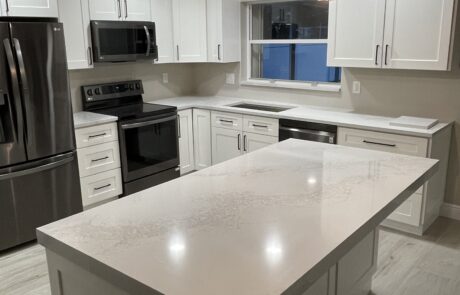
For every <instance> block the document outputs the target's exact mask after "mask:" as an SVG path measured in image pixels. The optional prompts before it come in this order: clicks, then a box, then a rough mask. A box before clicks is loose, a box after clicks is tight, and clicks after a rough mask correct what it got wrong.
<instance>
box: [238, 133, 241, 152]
mask: <svg viewBox="0 0 460 295" xmlns="http://www.w3.org/2000/svg"><path fill="white" fill-rule="evenodd" d="M238 150H239V151H241V134H238Z"/></svg>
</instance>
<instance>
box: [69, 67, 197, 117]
mask: <svg viewBox="0 0 460 295" xmlns="http://www.w3.org/2000/svg"><path fill="white" fill-rule="evenodd" d="M163 73H168V75H169V83H167V84H164V83H163V82H162V79H163V78H162V74H163ZM69 79H70V90H71V96H72V105H73V110H74V112H78V111H81V110H82V106H81V92H80V86H82V85H91V84H98V83H105V82H114V81H124V80H134V79H140V80H142V81H143V84H144V92H145V94H144V98H146V99H148V100H154V99H159V98H164V97H172V96H181V95H190V94H191V93H193V92H194V91H195V88H194V84H193V83H194V81H193V66H192V65H189V64H168V65H166V64H165V65H152V64H150V63H123V64H108V65H101V66H97V67H95V68H94V69H87V70H73V71H69Z"/></svg>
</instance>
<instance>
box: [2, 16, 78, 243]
mask: <svg viewBox="0 0 460 295" xmlns="http://www.w3.org/2000/svg"><path fill="white" fill-rule="evenodd" d="M63 33H64V32H63V27H62V24H60V23H57V22H53V21H50V20H49V19H46V20H30V19H0V251H1V250H5V249H8V248H10V247H13V246H15V245H19V244H22V243H24V242H27V241H31V240H34V239H35V238H36V235H35V229H36V228H37V227H39V226H42V225H44V224H47V223H50V222H52V221H55V220H58V219H61V218H63V217H66V216H69V215H72V214H74V213H77V212H80V211H81V210H82V201H81V194H80V182H79V175H78V164H77V156H76V152H75V137H74V131H73V119H72V108H71V101H70V95H69V86H68V79H67V62H66V54H65V44H64V34H63Z"/></svg>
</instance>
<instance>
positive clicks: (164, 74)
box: [163, 73, 169, 84]
mask: <svg viewBox="0 0 460 295" xmlns="http://www.w3.org/2000/svg"><path fill="white" fill-rule="evenodd" d="M168 82H169V77H168V73H163V83H164V84H168Z"/></svg>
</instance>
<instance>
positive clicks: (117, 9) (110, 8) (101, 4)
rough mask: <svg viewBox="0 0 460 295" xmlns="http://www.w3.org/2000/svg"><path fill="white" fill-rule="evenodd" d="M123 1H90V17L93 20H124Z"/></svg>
mask: <svg viewBox="0 0 460 295" xmlns="http://www.w3.org/2000/svg"><path fill="white" fill-rule="evenodd" d="M121 1H122V0H90V1H89V15H90V18H91V20H120V19H122V17H123V15H122V8H121V6H122V4H121Z"/></svg>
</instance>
